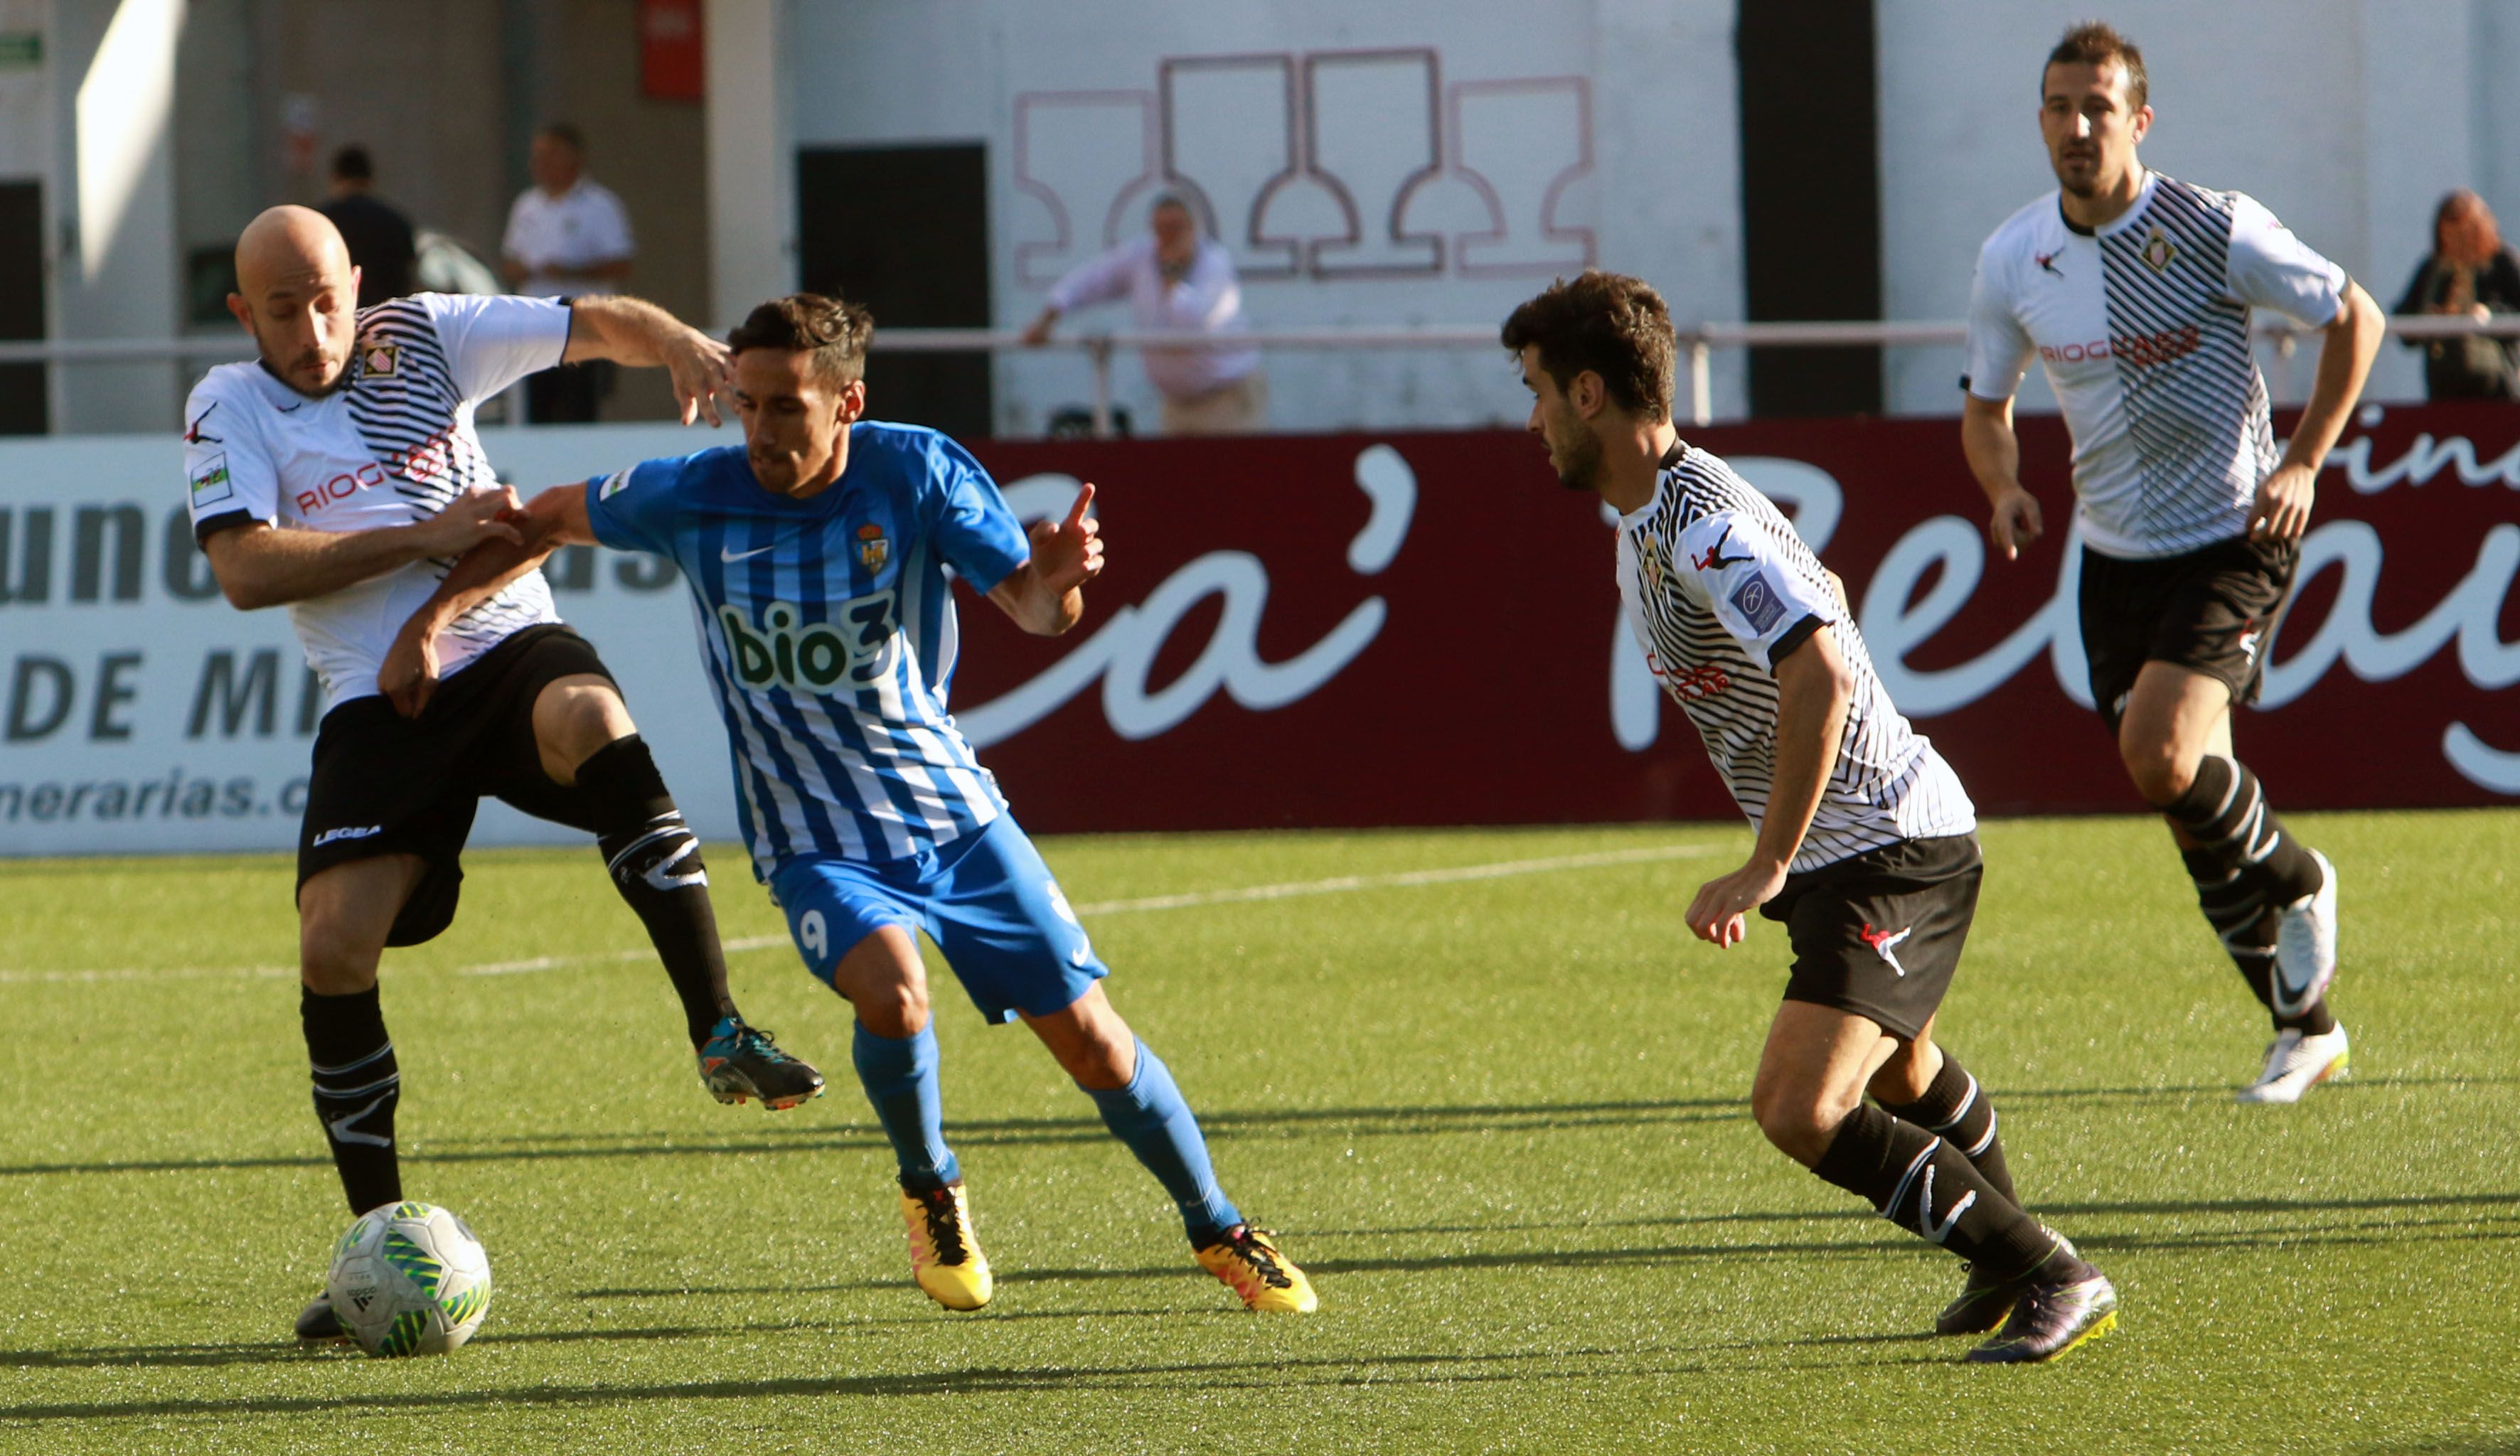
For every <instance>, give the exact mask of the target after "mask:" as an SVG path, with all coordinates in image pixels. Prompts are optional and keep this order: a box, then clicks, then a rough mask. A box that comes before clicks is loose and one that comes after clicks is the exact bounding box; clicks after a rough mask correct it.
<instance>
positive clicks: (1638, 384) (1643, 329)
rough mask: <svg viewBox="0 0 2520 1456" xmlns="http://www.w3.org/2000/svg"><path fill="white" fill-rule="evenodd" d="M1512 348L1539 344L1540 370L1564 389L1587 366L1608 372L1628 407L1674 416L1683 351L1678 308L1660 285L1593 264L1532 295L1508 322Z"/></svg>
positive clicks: (1606, 379) (1607, 382)
mask: <svg viewBox="0 0 2520 1456" xmlns="http://www.w3.org/2000/svg"><path fill="white" fill-rule="evenodd" d="M1503 338H1504V341H1505V346H1506V347H1507V348H1508V349H1510V350H1512V351H1513V352H1514V353H1516V354H1520V353H1521V352H1522V351H1523V348H1524V347H1525V346H1526V345H1538V346H1539V349H1540V367H1541V368H1542V369H1544V370H1546V371H1548V374H1549V377H1551V378H1553V379H1554V380H1556V381H1557V387H1558V388H1560V389H1564V388H1565V387H1566V386H1567V385H1569V384H1571V383H1573V382H1574V380H1575V376H1576V375H1580V374H1582V373H1584V372H1585V371H1587V370H1590V371H1592V372H1593V373H1594V374H1597V375H1600V376H1601V383H1602V384H1603V385H1604V386H1605V387H1606V388H1607V389H1608V390H1609V391H1610V398H1611V399H1613V400H1615V401H1617V402H1618V405H1619V407H1620V408H1621V409H1623V410H1626V411H1627V412H1628V413H1629V414H1631V415H1636V416H1639V417H1641V418H1643V419H1670V418H1671V386H1672V375H1673V372H1674V370H1675V369H1676V368H1677V367H1678V360H1679V355H1680V343H1679V340H1678V339H1677V338H1676V337H1674V335H1673V333H1672V328H1671V310H1670V309H1668V308H1666V307H1664V306H1663V301H1662V295H1661V294H1660V293H1657V292H1655V291H1654V288H1653V285H1651V284H1649V283H1646V282H1645V281H1644V280H1643V279H1641V278H1630V277H1628V276H1627V275H1626V274H1623V273H1604V272H1602V271H1601V270H1600V269H1598V268H1587V269H1586V270H1584V272H1583V273H1582V274H1581V275H1579V276H1577V277H1576V278H1575V279H1574V280H1573V281H1572V282H1569V281H1568V280H1566V279H1562V278H1561V279H1559V280H1557V281H1556V282H1555V283H1553V284H1551V285H1550V286H1549V287H1548V288H1547V289H1545V290H1544V291H1542V292H1540V293H1539V294H1537V295H1535V296H1533V297H1530V298H1527V299H1524V300H1523V302H1522V304H1521V306H1519V307H1517V308H1516V309H1514V311H1513V313H1512V314H1511V315H1509V316H1508V318H1507V319H1506V321H1505V330H1504V332H1503Z"/></svg>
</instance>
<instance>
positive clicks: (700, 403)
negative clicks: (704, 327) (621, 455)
mask: <svg viewBox="0 0 2520 1456" xmlns="http://www.w3.org/2000/svg"><path fill="white" fill-rule="evenodd" d="M658 352H659V353H661V354H662V355H663V356H664V365H665V372H666V373H667V374H669V375H673V379H674V399H675V401H676V402H677V403H679V404H680V405H681V406H682V411H683V423H685V424H689V423H691V422H692V421H693V420H695V419H707V420H708V422H709V425H710V427H711V428H715V427H716V425H717V423H718V415H717V396H718V392H719V391H720V390H723V389H726V388H728V387H729V386H730V385H731V384H732V383H733V381H734V375H732V374H731V373H730V370H731V366H730V365H729V364H728V363H727V358H728V356H727V352H726V345H725V344H722V343H720V342H718V341H717V340H716V339H713V338H711V337H709V336H708V335H707V334H705V333H702V332H700V331H698V330H697V329H684V330H682V331H679V332H677V333H675V334H673V335H672V336H671V337H669V338H667V339H666V340H665V342H664V344H663V346H662V347H661V348H660V349H659V351H658Z"/></svg>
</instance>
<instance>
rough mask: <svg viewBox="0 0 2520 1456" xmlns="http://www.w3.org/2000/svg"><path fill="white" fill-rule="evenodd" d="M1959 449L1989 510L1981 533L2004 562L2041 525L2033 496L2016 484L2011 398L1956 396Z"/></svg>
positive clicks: (2017, 442) (2016, 442)
mask: <svg viewBox="0 0 2520 1456" xmlns="http://www.w3.org/2000/svg"><path fill="white" fill-rule="evenodd" d="M1960 399H1961V404H1960V451H1961V453H1962V454H1964V455H1966V456H1967V457H1968V463H1969V473H1970V474H1972V475H1975V476H1976V477H1977V484H1978V489H1980V490H1982V491H1984V492H1986V499H1987V504H1988V505H1989V506H1991V507H1994V511H1993V513H1992V514H1991V515H1989V516H1988V517H1987V522H1986V534H1987V537H1988V538H1989V539H1990V540H1992V541H1993V542H1994V543H1995V549H1996V550H1997V551H2000V552H2003V559H2005V560H2007V561H2009V560H2011V559H2013V558H2014V557H2015V556H2018V555H2020V554H2021V549H2022V548H2023V547H2025V546H2028V545H2029V544H2030V543H2032V542H2034V541H2037V540H2038V539H2039V536H2040V532H2041V531H2042V529H2043V526H2042V523H2041V521H2040V519H2039V501H2038V498H2037V497H2035V496H2033V495H2031V494H2030V492H2028V491H2027V490H2024V489H2022V486H2021V437H2020V436H2019V435H2016V434H2014V433H2013V432H2012V401H2011V400H2010V399H2008V398H2007V399H1980V398H1978V397H1977V396H1976V395H1974V394H1963V395H1961V396H1960Z"/></svg>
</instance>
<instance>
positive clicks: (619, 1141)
mask: <svg viewBox="0 0 2520 1456" xmlns="http://www.w3.org/2000/svg"><path fill="white" fill-rule="evenodd" d="M1747 1116H1748V1113H1747V1110H1746V1107H1745V1105H1744V1104H1742V1103H1740V1102H1739V1101H1738V1099H1734V1098H1691V1099H1679V1100H1668V1101H1646V1102H1563V1103H1543V1104H1538V1105H1534V1106H1527V1107H1512V1106H1503V1105H1491V1106H1467V1107H1463V1106H1436V1107H1332V1108H1307V1109H1294V1110H1288V1111H1284V1112H1219V1113H1212V1114H1207V1115H1204V1116H1202V1117H1201V1118H1200V1120H1199V1121H1200V1125H1202V1126H1203V1127H1204V1128H1205V1129H1206V1130H1207V1133H1208V1135H1209V1136H1210V1137H1211V1138H1232V1137H1237V1136H1242V1135H1246V1134H1251V1133H1257V1132H1263V1131H1267V1130H1271V1129H1276V1128H1281V1127H1301V1126H1305V1125H1331V1126H1337V1127H1340V1128H1342V1129H1344V1130H1346V1131H1347V1132H1348V1133H1350V1134H1351V1135H1363V1136H1373V1135H1376V1134H1380V1135H1386V1136H1410V1135H1429V1134H1440V1133H1460V1132H1481V1131H1514V1130H1525V1129H1528V1130H1535V1131H1538V1130H1549V1129H1557V1128H1568V1127H1589V1126H1647V1125H1668V1124H1673V1123H1691V1122H1723V1121H1732V1120H1734V1119H1739V1118H1745V1117H1747ZM946 1131H947V1132H948V1133H949V1134H950V1135H951V1136H952V1137H953V1139H954V1140H955V1141H956V1142H958V1143H965V1144H968V1145H971V1146H975V1147H1008V1146H1024V1145H1035V1146H1055V1145H1059V1144H1066V1143H1099V1142H1103V1141H1106V1140H1107V1139H1108V1138H1109V1137H1110V1135H1111V1134H1110V1133H1109V1132H1108V1131H1106V1130H1104V1128H1103V1126H1102V1123H1101V1122H1100V1121H1099V1120H1097V1119H1096V1118H1094V1117H1093V1116H1092V1115H1090V1114H1085V1115H1080V1116H1078V1117H1073V1118H1000V1119H995V1120H987V1121H972V1122H963V1121H952V1122H949V1123H948V1124H947V1125H946ZM668 1137H669V1134H665V1133H662V1132H656V1131H644V1132H623V1133H591V1134H584V1135H577V1136H572V1135H569V1134H566V1133H561V1134H549V1133H538V1134H535V1135H533V1136H529V1137H501V1138H483V1139H477V1140H463V1139H449V1140H447V1141H445V1142H442V1143H435V1144H430V1145H427V1146H426V1147H422V1148H416V1149H415V1148H406V1150H405V1151H404V1153H403V1162H405V1163H407V1164H431V1163H509V1162H527V1161H530V1162H543V1161H546V1160H549V1159H554V1158H672V1157H714V1156H717V1155H719V1154H726V1153H829V1152H854V1151H869V1150H875V1149H880V1148H884V1147H886V1146H888V1145H887V1144H886V1143H885V1141H884V1139H883V1138H882V1137H881V1136H880V1135H878V1134H877V1133H875V1132H874V1131H872V1130H869V1131H857V1130H845V1131H843V1130H835V1129H833V1128H832V1127H830V1126H828V1125H825V1126H808V1127H800V1128H799V1129H798V1130H797V1131H796V1132H795V1133H793V1134H783V1133H777V1132H773V1133H770V1134H768V1135H763V1136H744V1137H734V1138H726V1139H721V1140H715V1141H698V1140H694V1141H689V1142H684V1141H673V1140H668ZM329 1166H331V1160H330V1159H329V1158H326V1157H324V1156H322V1155H320V1154H308V1155H295V1156H283V1155H272V1156H266V1157H259V1158H156V1159H117V1160H108V1161H101V1162H95V1163H22V1164H14V1165H9V1166H5V1167H0V1177H43V1176H50V1175H57V1174H64V1173H126V1172H188V1171H200V1172H209V1171H228V1170H237V1169H264V1168H324V1167H329Z"/></svg>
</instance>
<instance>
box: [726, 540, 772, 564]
mask: <svg viewBox="0 0 2520 1456" xmlns="http://www.w3.org/2000/svg"><path fill="white" fill-rule="evenodd" d="M777 550H779V546H778V543H776V542H773V543H771V544H770V545H768V546H759V547H754V548H753V549H752V550H750V551H748V552H731V551H728V550H727V549H726V548H724V547H719V548H718V552H717V558H718V559H719V560H721V561H727V562H735V561H742V560H747V559H749V558H751V557H753V556H757V555H760V554H761V553H762V552H775V551H777Z"/></svg>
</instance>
